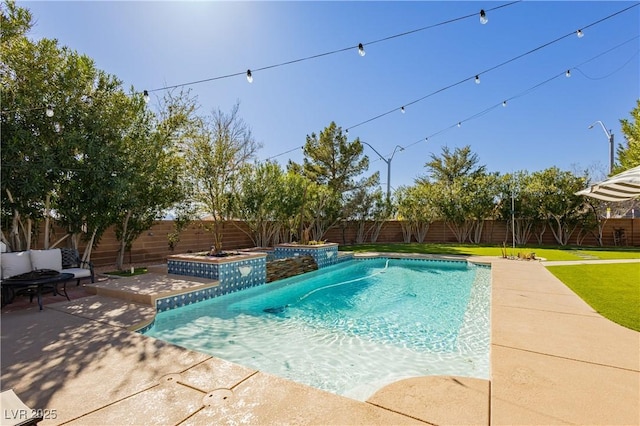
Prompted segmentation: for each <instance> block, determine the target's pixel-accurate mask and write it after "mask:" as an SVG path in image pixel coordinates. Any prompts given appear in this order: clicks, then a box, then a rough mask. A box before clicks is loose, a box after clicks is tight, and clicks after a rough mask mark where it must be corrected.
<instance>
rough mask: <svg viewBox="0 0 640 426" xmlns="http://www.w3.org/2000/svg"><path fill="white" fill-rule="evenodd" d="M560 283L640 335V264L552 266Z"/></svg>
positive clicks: (629, 252)
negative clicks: (639, 332)
mask: <svg viewBox="0 0 640 426" xmlns="http://www.w3.org/2000/svg"><path fill="white" fill-rule="evenodd" d="M340 250H345V251H354V252H365V251H378V252H395V253H421V254H457V255H466V256H471V255H474V256H492V257H496V256H497V257H500V256H502V247H500V246H482V245H472V244H419V243H397V244H357V245H353V246H342V245H341V246H340ZM506 250H507V255H509V256H512V255H513V256H517V255H518V252H520V253H531V252H534V253H535V254H536V257H538V258H541V257H543V258H545V259H547V260H585V259H594V260H597V259H640V249H628V248H625V249H620V248H616V249H609V248H607V249H603V248H597V247H562V248H559V247H549V246H544V247H540V246H527V247H524V248H522V247H521V248H518V247H516V248H515V250H514V249H512V248H511V247H507V248H506ZM547 268H548V269H549V271H551V273H553V274H554V275H555V276H556V277H558V279H560V281H562V282H563V283H564V284H565V285H566V286H567V287H569V288H570V289H571V290H573V291H574V292H575V293H576V294H577V295H578V296H580V297H581V298H582V299H583V300H584V301H585V302H587V303H588V304H589V305H590V306H591V307H592V308H593V309H594V310H596V311H597V312H598V313H600V315H602V316H604V317H605V318H608V319H610V320H611V321H614V322H616V323H618V324H620V325H622V326H625V327H628V328H631V329H633V330H637V331H640V264H639V263H616V264H593V265H584V264H582V265H570V266H548V267H547Z"/></svg>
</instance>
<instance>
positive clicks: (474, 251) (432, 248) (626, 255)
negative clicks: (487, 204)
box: [340, 243, 640, 260]
mask: <svg viewBox="0 0 640 426" xmlns="http://www.w3.org/2000/svg"><path fill="white" fill-rule="evenodd" d="M340 250H344V251H354V252H365V251H381V252H395V253H422V254H458V255H465V256H502V247H501V246H496V245H491V246H489V245H476V244H426V243H394V244H384V243H382V244H377V243H376V244H356V245H352V246H348V245H341V246H340ZM506 250H507V255H508V256H517V255H518V253H535V255H536V257H537V258H541V257H542V258H545V259H547V260H583V259H585V258H592V259H640V249H626V248H625V249H599V248H594V247H588V248H587V247H562V248H558V247H550V246H533V245H530V246H525V247H516V248H515V249H512V248H511V247H507V248H506Z"/></svg>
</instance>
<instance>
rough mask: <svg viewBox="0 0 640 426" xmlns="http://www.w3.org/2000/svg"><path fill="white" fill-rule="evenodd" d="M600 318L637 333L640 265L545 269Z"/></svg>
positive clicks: (551, 267)
mask: <svg viewBox="0 0 640 426" xmlns="http://www.w3.org/2000/svg"><path fill="white" fill-rule="evenodd" d="M547 269H549V271H550V272H551V273H552V274H553V275H555V276H556V277H557V278H558V279H559V280H560V281H562V282H563V283H565V285H566V286H567V287H569V288H570V289H571V290H573V291H574V292H575V293H576V294H577V295H578V296H580V297H581V298H582V299H583V300H584V301H585V302H587V303H588V304H589V306H591V307H592V308H593V309H595V310H596V311H597V312H598V313H599V314H600V315H602V316H604V317H606V318H608V319H610V320H611V321H614V322H616V323H618V324H620V325H623V326H625V327H628V328H630V329H632V330H636V331H640V263H614V264H599V265H569V266H548V267H547Z"/></svg>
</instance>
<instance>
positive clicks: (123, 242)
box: [116, 210, 132, 271]
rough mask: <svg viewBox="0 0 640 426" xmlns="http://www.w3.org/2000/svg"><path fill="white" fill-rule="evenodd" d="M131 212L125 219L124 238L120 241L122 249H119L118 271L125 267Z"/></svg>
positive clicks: (123, 226)
mask: <svg viewBox="0 0 640 426" xmlns="http://www.w3.org/2000/svg"><path fill="white" fill-rule="evenodd" d="M131 213H132V212H131V210H129V211H128V212H127V216H126V217H125V219H124V223H123V225H122V236H121V239H120V248H119V249H118V256H117V257H116V269H117V270H118V271H122V270H123V268H122V266H123V265H124V252H125V250H126V248H127V227H128V225H129V218H131Z"/></svg>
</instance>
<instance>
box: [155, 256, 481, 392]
mask: <svg viewBox="0 0 640 426" xmlns="http://www.w3.org/2000/svg"><path fill="white" fill-rule="evenodd" d="M489 300H490V269H489V268H486V267H478V266H475V265H472V264H468V263H467V262H449V261H425V260H412V259H386V258H376V259H366V260H353V261H349V262H345V263H342V264H339V265H334V266H331V267H328V268H324V269H322V270H320V271H316V272H312V273H308V274H305V275H303V276H299V277H294V278H289V279H286V280H281V281H277V282H274V283H270V284H266V285H264V286H259V287H253V288H250V289H247V290H243V291H240V292H237V293H232V294H228V295H225V296H221V297H218V298H215V299H211V300H208V301H204V302H200V303H195V304H193V305H189V306H185V307H182V308H178V309H174V310H171V311H166V312H161V313H159V314H158V315H157V317H156V321H155V324H154V326H153V327H152V328H151V329H149V330H148V331H147V332H146V333H145V334H146V335H148V336H153V337H156V338H158V339H162V340H165V341H168V342H171V343H174V344H176V345H179V346H182V347H186V348H189V349H193V350H196V351H199V352H203V353H207V354H210V355H213V356H216V357H219V358H223V359H226V360H229V361H233V362H237V363H239V364H242V365H245V366H248V367H251V368H255V369H257V370H260V371H264V372H268V373H271V374H275V375H278V376H281V377H285V378H287V379H290V380H294V381H297V382H300V383H305V384H308V385H311V386H314V387H317V388H320V389H324V390H327V391H330V392H334V393H337V394H341V395H345V396H349V397H352V398H355V399H361V400H364V399H366V398H367V397H369V396H370V395H371V394H372V393H373V392H375V390H377V389H378V388H380V387H382V386H383V385H385V384H388V383H391V382H394V381H396V380H400V379H402V378H406V377H413V376H424V375H457V376H469V377H478V378H485V379H488V377H489Z"/></svg>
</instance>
